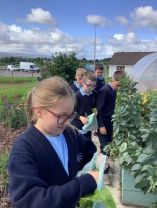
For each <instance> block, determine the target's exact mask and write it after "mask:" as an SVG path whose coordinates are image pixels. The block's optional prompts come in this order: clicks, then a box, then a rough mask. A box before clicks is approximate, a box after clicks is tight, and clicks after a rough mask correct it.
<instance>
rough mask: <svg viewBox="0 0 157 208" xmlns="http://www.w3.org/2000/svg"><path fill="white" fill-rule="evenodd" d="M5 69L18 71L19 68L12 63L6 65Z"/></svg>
mask: <svg viewBox="0 0 157 208" xmlns="http://www.w3.org/2000/svg"><path fill="white" fill-rule="evenodd" d="M7 70H9V71H18V70H19V68H17V67H15V66H14V65H8V66H7Z"/></svg>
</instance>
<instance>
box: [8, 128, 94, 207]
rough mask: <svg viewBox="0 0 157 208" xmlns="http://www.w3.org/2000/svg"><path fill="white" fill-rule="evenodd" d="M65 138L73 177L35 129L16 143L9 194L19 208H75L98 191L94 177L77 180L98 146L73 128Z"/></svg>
mask: <svg viewBox="0 0 157 208" xmlns="http://www.w3.org/2000/svg"><path fill="white" fill-rule="evenodd" d="M63 134H64V136H65V139H66V142H67V147H68V158H69V165H68V166H69V175H67V173H66V171H65V169H64V167H63V165H62V163H61V161H60V159H59V157H58V155H57V153H56V152H55V150H54V149H53V147H52V146H51V144H50V143H49V142H48V140H47V139H46V138H45V136H44V135H43V134H42V133H41V132H40V131H39V130H38V129H36V128H35V127H34V126H31V127H30V128H29V129H28V130H27V131H26V132H25V133H24V134H23V135H21V136H20V138H18V139H17V140H16V142H15V144H14V146H13V149H12V151H11V154H10V158H9V166H8V172H9V192H10V196H11V201H12V203H13V206H14V207H15V208H74V207H75V206H76V204H77V203H78V201H79V200H80V198H81V197H82V196H85V195H87V194H90V193H93V192H94V190H95V189H96V182H95V180H94V178H93V177H92V176H91V175H90V174H85V175H82V176H80V177H77V176H76V174H77V172H78V171H79V170H81V169H82V168H83V166H84V165H85V164H86V163H87V162H89V161H90V160H91V158H92V156H93V154H94V152H96V147H95V145H94V144H93V142H92V141H90V140H89V139H87V138H86V137H84V136H83V135H81V134H80V133H79V132H78V131H77V130H76V129H73V128H72V127H67V128H66V130H65V131H64V132H63Z"/></svg>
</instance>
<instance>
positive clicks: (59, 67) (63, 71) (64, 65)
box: [42, 52, 80, 84]
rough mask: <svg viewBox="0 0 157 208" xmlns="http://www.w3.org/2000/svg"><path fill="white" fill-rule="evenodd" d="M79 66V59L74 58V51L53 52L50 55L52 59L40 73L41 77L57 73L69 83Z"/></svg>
mask: <svg viewBox="0 0 157 208" xmlns="http://www.w3.org/2000/svg"><path fill="white" fill-rule="evenodd" d="M79 66H80V61H79V60H78V59H77V58H76V56H75V53H74V52H70V53H68V54H65V53H55V54H53V55H52V61H51V62H49V63H48V64H47V65H46V69H45V70H44V71H43V73H42V79H43V78H47V77H50V76H55V75H58V76H61V77H63V78H65V79H66V80H67V81H68V82H69V84H71V82H72V80H74V77H75V71H76V69H77V68H78V67H79Z"/></svg>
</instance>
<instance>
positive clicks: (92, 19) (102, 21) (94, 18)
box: [86, 15, 110, 27]
mask: <svg viewBox="0 0 157 208" xmlns="http://www.w3.org/2000/svg"><path fill="white" fill-rule="evenodd" d="M86 20H87V22H88V23H89V24H91V25H95V26H100V27H104V26H105V25H107V24H109V22H110V21H109V20H108V19H107V18H105V17H102V16H98V15H88V16H87V17H86Z"/></svg>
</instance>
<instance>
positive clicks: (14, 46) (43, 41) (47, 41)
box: [0, 23, 157, 59]
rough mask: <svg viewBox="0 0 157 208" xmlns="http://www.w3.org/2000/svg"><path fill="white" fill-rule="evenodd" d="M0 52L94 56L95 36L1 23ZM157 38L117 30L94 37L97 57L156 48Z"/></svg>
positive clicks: (154, 49)
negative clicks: (110, 33) (108, 36)
mask: <svg viewBox="0 0 157 208" xmlns="http://www.w3.org/2000/svg"><path fill="white" fill-rule="evenodd" d="M0 31H1V33H0V51H2V52H15V53H27V54H38V55H40V54H41V55H51V54H52V53H55V52H69V51H76V54H77V57H79V58H87V59H93V57H94V39H93V38H92V37H91V38H89V37H77V38H74V37H72V36H71V35H69V34H66V33H64V32H63V31H61V30H59V29H58V28H53V29H51V30H50V31H41V30H40V29H38V28H33V29H24V28H22V27H19V26H17V25H15V24H14V25H5V24H2V23H0ZM156 49H157V37H156V38H154V40H142V39H140V38H139V37H138V36H137V35H136V34H135V33H133V32H130V33H127V34H122V33H116V34H113V35H112V37H110V38H109V39H108V40H106V39H105V43H104V40H103V38H101V39H100V37H97V47H96V59H103V58H106V57H111V56H112V55H113V53H114V52H118V51H156Z"/></svg>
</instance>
